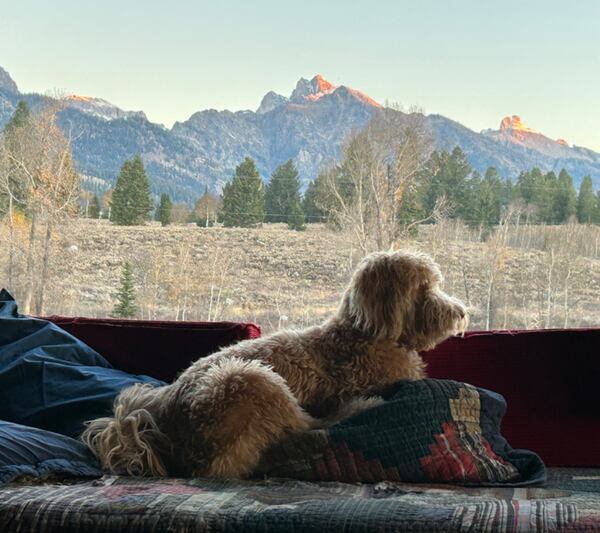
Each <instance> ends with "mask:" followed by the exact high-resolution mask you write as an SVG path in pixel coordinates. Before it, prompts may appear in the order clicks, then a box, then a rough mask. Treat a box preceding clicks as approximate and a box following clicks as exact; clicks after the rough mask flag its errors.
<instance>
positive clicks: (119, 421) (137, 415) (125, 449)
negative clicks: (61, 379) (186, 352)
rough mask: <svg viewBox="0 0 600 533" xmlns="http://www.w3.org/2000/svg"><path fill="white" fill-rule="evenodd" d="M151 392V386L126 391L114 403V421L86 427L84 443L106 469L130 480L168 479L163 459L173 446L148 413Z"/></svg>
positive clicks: (106, 420)
mask: <svg viewBox="0 0 600 533" xmlns="http://www.w3.org/2000/svg"><path fill="white" fill-rule="evenodd" d="M152 392H154V391H153V389H152V387H150V386H148V385H134V386H133V387H130V388H128V389H125V390H123V391H122V392H121V394H120V395H119V396H118V397H117V399H116V400H115V406H114V417H106V418H98V419H96V420H92V421H90V422H87V423H86V426H87V428H86V430H85V431H84V432H83V434H82V435H81V439H82V440H83V442H84V443H85V444H86V445H87V446H88V447H89V448H90V449H91V450H92V452H93V453H94V454H95V455H96V456H97V457H98V459H99V460H100V463H101V464H102V467H103V468H104V469H106V470H108V471H110V472H112V473H115V474H128V475H131V476H147V475H151V476H166V475H167V469H166V467H165V464H164V462H163V459H162V456H163V455H165V454H166V453H168V451H169V450H170V447H171V444H170V441H169V439H168V437H167V436H166V435H165V434H164V433H163V432H162V431H161V430H160V428H159V427H158V424H157V422H156V420H155V418H154V416H153V414H152V412H151V411H150V410H149V409H151V403H152V400H153V398H152Z"/></svg>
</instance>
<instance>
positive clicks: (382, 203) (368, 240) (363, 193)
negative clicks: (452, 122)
mask: <svg viewBox="0 0 600 533" xmlns="http://www.w3.org/2000/svg"><path fill="white" fill-rule="evenodd" d="M430 152H431V136H430V134H429V132H428V130H427V128H426V124H425V121H424V117H423V115H422V114H421V113H417V112H411V113H402V112H400V111H398V110H397V109H384V110H382V111H380V112H379V113H378V114H377V115H376V116H375V117H374V118H373V119H372V121H371V122H370V123H369V124H368V125H367V126H366V127H365V129H363V130H362V131H360V132H355V133H353V134H351V135H350V137H349V138H348V139H347V141H346V143H345V145H344V147H343V151H342V162H341V163H340V164H339V165H337V166H336V167H334V168H333V169H331V170H330V171H329V172H327V173H326V174H325V180H326V183H327V189H328V192H329V195H330V196H331V201H330V202H329V204H330V205H329V210H330V215H331V216H332V218H333V220H334V221H335V223H336V225H338V226H339V227H340V228H342V229H346V230H349V231H350V232H351V234H352V235H353V238H354V241H355V242H356V244H357V246H358V248H359V249H360V250H361V252H362V253H367V252H369V251H371V250H372V249H373V248H375V249H380V250H381V249H388V248H390V246H392V244H393V243H394V242H395V241H397V240H398V239H399V238H400V237H401V236H403V235H404V234H406V232H407V231H409V230H410V229H411V228H413V227H415V226H416V225H418V224H420V223H423V222H425V221H427V220H430V219H432V218H433V217H435V216H436V214H437V213H435V212H434V213H428V214H426V215H425V216H423V217H421V220H414V219H413V220H410V221H402V220H401V218H400V213H401V211H402V209H403V208H405V207H407V206H408V203H409V201H410V200H411V199H412V198H413V197H414V193H415V190H416V187H417V185H418V180H417V177H418V173H419V171H420V170H421V168H422V166H423V164H424V163H425V160H426V158H427V156H428V155H429V153H430ZM440 208H441V206H439V205H438V206H436V209H435V210H434V211H438V210H439V209H440Z"/></svg>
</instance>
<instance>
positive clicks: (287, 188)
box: [265, 159, 301, 222]
mask: <svg viewBox="0 0 600 533" xmlns="http://www.w3.org/2000/svg"><path fill="white" fill-rule="evenodd" d="M292 208H293V209H294V210H296V211H297V210H298V209H300V210H301V207H300V178H299V177H298V171H297V170H296V167H295V166H294V163H293V162H292V160H291V159H290V160H289V161H287V162H286V163H284V164H283V165H280V166H278V167H277V168H276V169H275V171H274V172H273V174H272V175H271V181H270V182H269V184H268V185H267V188H266V190H265V210H266V221H267V222H289V217H290V215H291V212H292ZM296 216H297V213H296Z"/></svg>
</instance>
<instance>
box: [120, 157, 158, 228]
mask: <svg viewBox="0 0 600 533" xmlns="http://www.w3.org/2000/svg"><path fill="white" fill-rule="evenodd" d="M110 205H111V210H110V220H111V221H112V222H114V223H115V224H119V225H122V226H133V225H135V224H143V223H144V222H145V221H147V220H149V215H150V211H151V209H152V201H151V200H150V184H149V183H148V177H147V176H146V171H145V170H144V163H143V162H142V158H141V157H140V156H139V155H136V156H135V157H134V158H133V159H131V160H128V161H125V163H123V166H122V167H121V172H120V173H119V176H118V178H117V184H116V185H115V189H114V191H113V194H112V199H111V204H110Z"/></svg>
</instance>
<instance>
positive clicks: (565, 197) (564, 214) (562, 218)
mask: <svg viewBox="0 0 600 533" xmlns="http://www.w3.org/2000/svg"><path fill="white" fill-rule="evenodd" d="M553 211H554V220H553V221H552V222H554V223H555V224H563V223H565V222H567V221H568V220H569V218H570V217H572V216H573V215H575V214H576V212H577V192H576V191H575V187H574V186H573V178H572V177H571V175H570V174H569V173H568V172H567V171H566V170H565V169H564V168H563V169H562V170H561V171H560V174H559V175H558V179H557V183H556V188H555V192H554V209H553Z"/></svg>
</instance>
